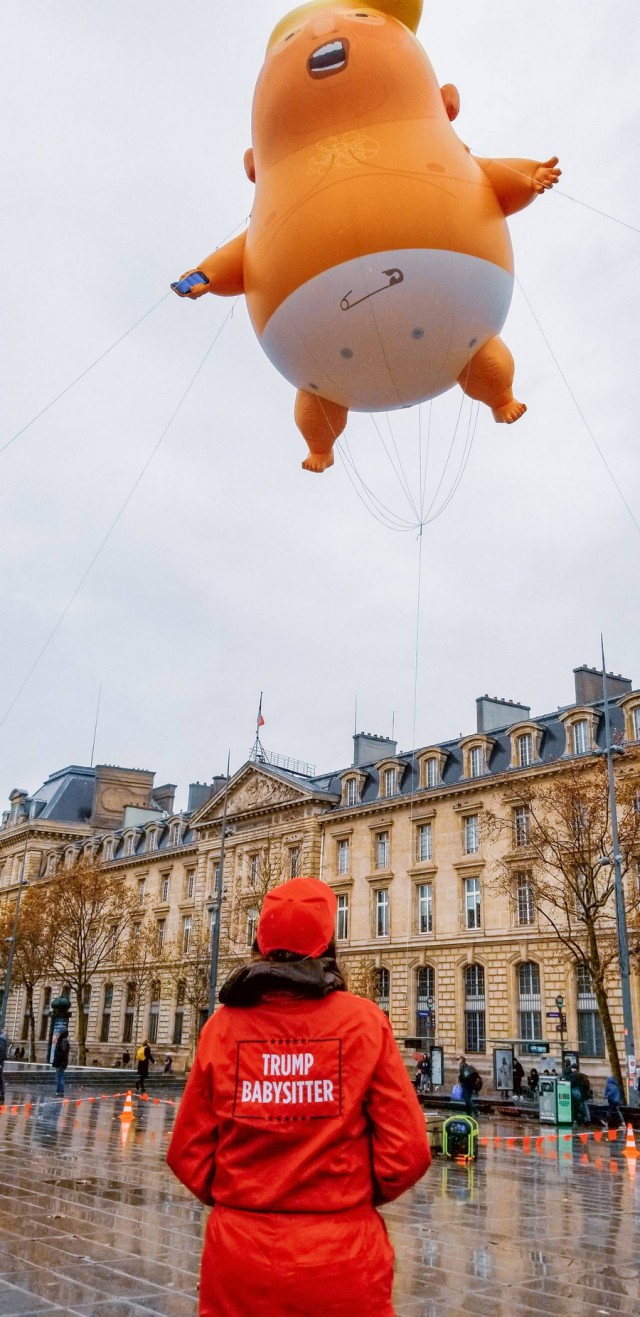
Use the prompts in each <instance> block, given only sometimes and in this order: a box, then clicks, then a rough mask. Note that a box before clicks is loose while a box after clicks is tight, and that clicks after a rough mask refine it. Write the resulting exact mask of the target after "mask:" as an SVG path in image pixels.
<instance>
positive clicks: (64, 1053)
mask: <svg viewBox="0 0 640 1317" xmlns="http://www.w3.org/2000/svg"><path fill="white" fill-rule="evenodd" d="M51 1064H52V1066H53V1068H54V1070H55V1072H56V1093H57V1095H58V1097H64V1072H65V1070H66V1068H67V1066H68V1064H69V1030H68V1029H63V1030H62V1033H59V1034H58V1037H57V1038H56V1045H55V1047H54V1049H53V1061H52V1062H51Z"/></svg>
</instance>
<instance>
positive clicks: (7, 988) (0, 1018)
mask: <svg viewBox="0 0 640 1317" xmlns="http://www.w3.org/2000/svg"><path fill="white" fill-rule="evenodd" d="M28 844H29V838H28V837H27V840H26V841H25V844H24V855H23V857H22V864H21V866H20V878H19V881H18V894H17V896H16V908H15V911H14V915H13V932H12V934H11V937H8V938H7V942H8V943H9V954H8V956H7V970H6V973H5V976H4V992H3V994H2V1003H1V1004H0V1030H2V1029H4V1025H5V1020H6V1018H7V1006H8V1004H9V993H10V992H11V975H12V973H13V957H14V954H15V949H16V939H17V936H18V918H19V916H20V897H21V896H22V889H23V887H28V886H29V884H28V882H27V880H26V878H25V876H24V875H25V869H26V867H27V846H28Z"/></svg>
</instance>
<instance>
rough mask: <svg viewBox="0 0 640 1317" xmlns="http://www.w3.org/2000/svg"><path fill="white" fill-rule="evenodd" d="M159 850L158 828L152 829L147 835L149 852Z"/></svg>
mask: <svg viewBox="0 0 640 1317" xmlns="http://www.w3.org/2000/svg"><path fill="white" fill-rule="evenodd" d="M157 849H158V831H157V828H150V829H149V831H148V833H147V850H148V851H157Z"/></svg>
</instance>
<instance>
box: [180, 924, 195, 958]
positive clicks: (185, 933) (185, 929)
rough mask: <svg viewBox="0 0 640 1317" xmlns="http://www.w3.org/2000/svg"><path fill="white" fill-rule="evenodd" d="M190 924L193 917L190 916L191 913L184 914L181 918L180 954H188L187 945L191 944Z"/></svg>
mask: <svg viewBox="0 0 640 1317" xmlns="http://www.w3.org/2000/svg"><path fill="white" fill-rule="evenodd" d="M192 924H193V918H192V916H191V915H185V916H184V919H183V920H182V954H183V956H188V954H189V947H190V945H191V928H192Z"/></svg>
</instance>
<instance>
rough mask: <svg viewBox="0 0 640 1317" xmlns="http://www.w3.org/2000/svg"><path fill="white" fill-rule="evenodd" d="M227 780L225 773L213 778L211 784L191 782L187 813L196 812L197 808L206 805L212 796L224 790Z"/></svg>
mask: <svg viewBox="0 0 640 1317" xmlns="http://www.w3.org/2000/svg"><path fill="white" fill-rule="evenodd" d="M226 780H227V779H226V776H225V774H220V776H218V777H214V778H213V779H212V781H211V785H209V783H207V782H191V783H190V784H189V801H188V804H187V814H195V813H196V812H197V810H199V809H202V806H203V805H206V803H207V801H208V800H211V797H212V796H216V795H217V794H218V792H219V791H222V789H223V787H224V784H225V782H226Z"/></svg>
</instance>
